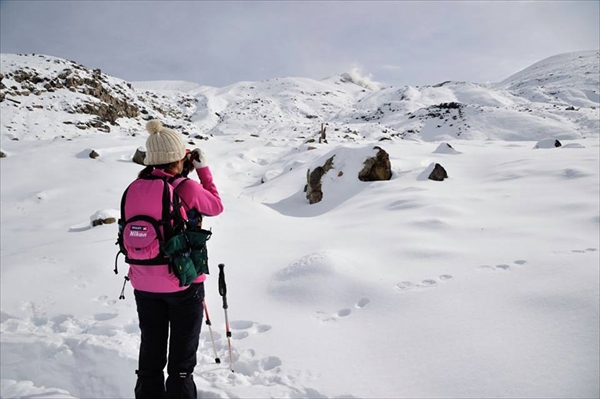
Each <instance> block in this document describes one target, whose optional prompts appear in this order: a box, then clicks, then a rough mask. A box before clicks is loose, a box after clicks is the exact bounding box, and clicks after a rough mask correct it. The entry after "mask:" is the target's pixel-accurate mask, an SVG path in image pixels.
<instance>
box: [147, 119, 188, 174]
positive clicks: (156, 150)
mask: <svg viewBox="0 0 600 399" xmlns="http://www.w3.org/2000/svg"><path fill="white" fill-rule="evenodd" d="M146 130H148V132H149V133H150V137H148V140H146V150H147V152H146V158H145V159H144V164H146V165H164V164H169V163H171V162H175V161H179V160H180V159H183V158H184V157H185V145H184V144H183V141H182V140H181V138H180V137H179V135H178V134H177V132H175V131H174V130H171V129H169V128H166V127H164V126H163V125H162V123H160V121H158V120H156V119H154V120H151V121H150V122H148V123H147V124H146Z"/></svg>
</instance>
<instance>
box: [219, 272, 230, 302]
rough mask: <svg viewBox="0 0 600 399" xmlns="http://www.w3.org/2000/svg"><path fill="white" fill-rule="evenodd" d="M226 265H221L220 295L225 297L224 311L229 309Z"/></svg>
mask: <svg viewBox="0 0 600 399" xmlns="http://www.w3.org/2000/svg"><path fill="white" fill-rule="evenodd" d="M224 268H225V265H224V264H223V263H220V264H219V295H221V296H222V297H223V309H227V308H228V305H227V284H225V271H224V270H223V269H224Z"/></svg>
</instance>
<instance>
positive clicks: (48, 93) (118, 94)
mask: <svg viewBox="0 0 600 399" xmlns="http://www.w3.org/2000/svg"><path fill="white" fill-rule="evenodd" d="M599 57H600V55H599V53H598V52H597V51H590V52H579V53H572V54H565V55H560V56H556V57H551V58H549V59H546V60H543V61H540V62H539V63H537V64H535V65H533V66H531V67H530V68H527V69H525V70H523V71H521V72H518V73H517V74H515V75H513V76H511V77H510V78H508V79H506V80H505V81H503V82H501V83H498V84H492V85H481V84H475V83H468V82H444V83H440V84H437V85H433V86H423V87H400V88H394V87H391V88H384V89H379V88H378V87H377V86H373V85H366V84H364V83H363V82H361V81H360V80H358V79H352V78H351V77H350V75H348V74H342V75H339V76H334V77H330V78H327V79H323V80H321V81H315V80H312V79H307V78H277V79H271V80H267V81H261V82H240V83H236V84H233V85H231V86H227V87H223V88H215V87H208V86H201V85H199V84H195V83H190V82H169V81H160V82H136V83H135V84H131V83H127V82H124V81H122V80H120V79H117V78H113V77H109V76H107V75H105V74H102V73H101V72H100V71H99V70H89V69H86V68H85V67H83V66H81V65H78V64H76V63H74V62H70V61H65V60H60V59H57V58H54V57H48V56H42V55H11V54H2V64H1V66H2V68H1V70H2V74H3V76H4V78H3V80H2V84H3V86H0V87H2V90H1V91H0V99H2V102H1V103H0V106H1V110H2V116H3V118H2V125H1V126H2V132H3V134H5V135H6V134H9V135H10V137H11V138H15V139H32V138H42V139H43V138H52V137H55V136H65V137H73V136H77V135H82V134H86V133H87V132H85V130H89V129H100V130H103V131H108V130H110V127H111V126H119V127H120V128H122V129H126V130H129V131H131V132H134V131H137V130H139V129H140V127H141V125H142V122H143V121H144V120H146V119H149V118H151V117H160V118H161V119H163V120H165V123H166V124H167V125H170V126H175V127H178V128H181V129H182V130H184V131H185V133H187V134H190V135H192V137H193V136H196V135H198V134H201V136H202V137H208V136H210V135H213V136H214V135H229V136H235V137H236V138H237V139H245V138H249V137H251V136H252V137H256V136H258V137H269V138H299V139H305V138H308V137H310V136H312V135H314V134H316V132H318V130H319V128H320V124H321V123H324V124H325V125H326V126H327V127H328V129H329V133H330V136H329V137H330V138H331V139H333V140H336V141H339V142H349V141H360V140H361V139H367V140H373V139H398V138H406V137H413V138H418V139H422V140H427V141H436V140H449V139H456V138H458V139H502V140H515V141H516V140H539V139H543V138H557V139H574V138H580V137H587V136H589V135H597V134H598V130H599V129H600V125H599V122H598V119H599V118H598V116H599V112H600V107H599V102H600V94H599V93H600V88H599V81H600V78H599V66H598V65H599V62H600V61H599V59H600V58H599ZM82 130H83V131H82ZM25 131H27V132H28V133H27V135H25V134H24V132H25Z"/></svg>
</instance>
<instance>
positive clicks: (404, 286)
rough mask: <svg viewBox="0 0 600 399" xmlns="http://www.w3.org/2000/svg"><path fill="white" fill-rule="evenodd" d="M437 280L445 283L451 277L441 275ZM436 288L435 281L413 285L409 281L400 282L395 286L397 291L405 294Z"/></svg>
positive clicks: (430, 280) (424, 281) (427, 280)
mask: <svg viewBox="0 0 600 399" xmlns="http://www.w3.org/2000/svg"><path fill="white" fill-rule="evenodd" d="M438 279H439V280H440V281H442V282H445V281H448V280H452V279H453V277H452V276H451V275H450V274H442V275H441V276H439V277H438ZM437 286H438V282H437V280H434V279H426V280H423V281H421V282H420V283H413V282H411V281H401V282H399V283H398V284H396V289H398V290H399V291H402V292H407V291H419V290H421V289H427V288H433V287H437Z"/></svg>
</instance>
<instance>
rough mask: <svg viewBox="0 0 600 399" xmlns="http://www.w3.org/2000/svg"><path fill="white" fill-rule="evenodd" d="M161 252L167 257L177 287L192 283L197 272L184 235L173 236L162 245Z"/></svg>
mask: <svg viewBox="0 0 600 399" xmlns="http://www.w3.org/2000/svg"><path fill="white" fill-rule="evenodd" d="M163 252H164V253H165V254H166V255H168V256H169V266H170V268H171V270H172V271H173V273H175V275H176V276H177V278H178V279H179V286H180V287H185V286H188V285H190V284H191V283H193V282H194V280H195V279H196V277H198V272H197V271H196V267H195V266H194V261H193V260H192V257H191V251H190V246H189V243H188V240H187V238H186V236H185V234H184V233H180V234H177V235H175V236H173V237H172V238H171V239H170V240H169V241H167V242H166V243H165V244H164V245H163Z"/></svg>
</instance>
